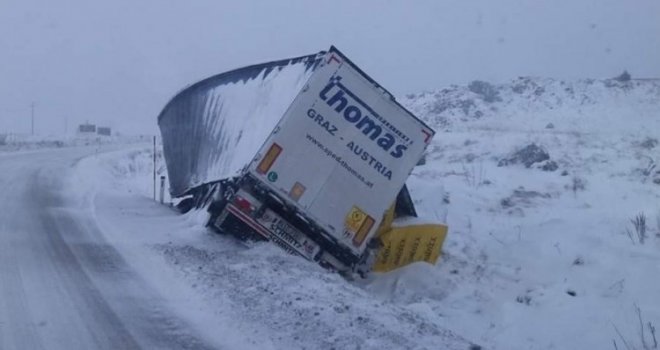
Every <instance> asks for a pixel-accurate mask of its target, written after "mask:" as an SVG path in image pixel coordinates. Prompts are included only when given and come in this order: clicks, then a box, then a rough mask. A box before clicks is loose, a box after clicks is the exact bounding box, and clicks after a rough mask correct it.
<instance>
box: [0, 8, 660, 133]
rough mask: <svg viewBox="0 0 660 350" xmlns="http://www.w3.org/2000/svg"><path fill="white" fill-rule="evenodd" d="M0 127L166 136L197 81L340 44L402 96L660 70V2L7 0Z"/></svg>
mask: <svg viewBox="0 0 660 350" xmlns="http://www.w3.org/2000/svg"><path fill="white" fill-rule="evenodd" d="M0 33H1V34H0V133H2V132H3V130H9V131H12V132H28V131H29V116H30V109H29V105H30V103H31V102H32V101H35V102H36V103H37V108H36V111H37V113H36V114H37V132H38V133H40V134H47V133H54V134H57V133H63V132H64V120H65V118H67V119H68V121H69V122H68V123H69V130H72V129H73V127H74V124H76V123H79V122H81V121H84V120H89V121H90V122H96V123H101V124H107V125H111V126H113V127H115V128H117V129H119V130H120V131H123V132H126V133H137V132H140V133H154V132H156V128H155V120H156V116H157V114H158V113H159V112H160V109H161V108H162V107H163V106H164V104H165V103H166V102H167V100H168V99H169V98H170V97H171V96H172V95H173V94H174V93H176V92H177V91H178V90H179V89H181V88H182V87H184V86H185V85H187V84H189V83H192V82H195V81H197V80H200V79H202V78H205V77H207V76H210V75H213V74H216V73H219V72H222V71H226V70H229V69H233V68H238V67H240V66H244V65H248V64H253V63H259V62H262V61H267V60H273V59H280V58H286V57H291V56H297V55H302V54H308V53H312V52H317V51H320V50H324V49H327V48H328V47H329V46H330V44H334V45H336V46H337V47H338V48H339V49H340V50H342V51H343V52H344V53H345V54H346V55H348V57H350V58H351V59H352V60H353V61H355V62H356V63H357V64H358V65H359V66H360V67H361V68H363V69H364V70H365V71H366V72H367V73H369V74H370V75H372V76H373V77H374V78H375V79H376V80H377V81H379V82H380V83H381V84H382V85H383V86H385V87H386V88H388V89H389V90H390V91H392V92H393V93H395V94H398V95H401V94H404V93H408V92H419V91H423V90H428V89H437V88H442V87H443V86H446V85H449V84H454V83H456V84H462V83H466V82H468V81H470V80H474V79H482V80H489V81H495V82H498V81H505V80H508V79H511V78H515V77H517V76H523V75H534V76H544V77H557V78H568V79H572V78H581V77H595V78H598V77H611V76H614V75H616V74H618V73H620V72H621V71H622V70H623V69H628V70H629V71H630V72H631V74H632V75H633V76H635V77H660V0H619V1H615V0H547V1H541V0H527V1H523V0H500V1H496V0H483V1H465V0H463V1H461V0H454V1H440V0H437V1H413V0H407V1H406V0H402V1H350V0H333V1H267V0H264V1H236V2H230V1H220V0H215V1H213V0H196V1H165V0H160V1H157V0H149V1H137V0H134V1H128V0H113V1H88V0H69V1H47V0H45V1H30V0H0Z"/></svg>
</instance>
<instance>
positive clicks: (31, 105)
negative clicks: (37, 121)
mask: <svg viewBox="0 0 660 350" xmlns="http://www.w3.org/2000/svg"><path fill="white" fill-rule="evenodd" d="M30 107H31V109H32V113H31V115H32V118H31V120H32V136H34V102H32V103H31V104H30Z"/></svg>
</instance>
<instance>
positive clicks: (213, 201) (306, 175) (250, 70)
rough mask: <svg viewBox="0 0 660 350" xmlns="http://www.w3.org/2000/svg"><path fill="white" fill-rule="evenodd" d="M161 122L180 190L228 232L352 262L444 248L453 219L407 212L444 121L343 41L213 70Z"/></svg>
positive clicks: (425, 254)
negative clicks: (379, 77) (347, 50)
mask: <svg viewBox="0 0 660 350" xmlns="http://www.w3.org/2000/svg"><path fill="white" fill-rule="evenodd" d="M158 125H159V127H160V130H161V134H162V139H163V150H164V155H165V161H166V164H167V171H168V174H169V182H170V192H171V195H172V196H173V197H177V198H182V199H183V200H182V201H181V203H180V207H181V208H183V210H189V209H190V208H193V207H196V208H205V209H208V212H209V214H210V215H209V221H208V225H209V226H210V227H212V228H214V229H215V230H217V231H218V232H221V233H229V234H233V235H235V236H237V237H239V238H241V239H246V240H269V241H272V242H273V243H275V244H277V245H279V246H280V247H282V248H283V249H285V250H286V251H288V252H290V253H292V254H296V255H300V256H302V257H304V258H306V259H308V260H312V261H315V262H318V263H319V264H321V265H323V266H326V267H328V268H332V269H335V270H337V271H340V272H345V273H348V272H360V273H363V272H367V271H370V270H371V269H372V268H373V267H375V268H376V270H379V271H387V270H391V269H393V268H396V267H399V266H403V265H406V264H408V263H410V262H413V261H427V262H431V263H434V262H435V261H436V259H437V257H438V255H439V253H440V248H441V245H442V242H443V240H444V237H445V235H446V232H447V231H446V229H447V228H446V227H445V226H444V225H441V224H428V223H427V224H415V223H414V221H412V222H413V223H412V224H406V225H397V224H396V221H397V220H399V219H401V218H410V217H415V216H416V213H415V208H414V206H413V202H412V200H411V198H410V195H409V193H408V191H407V188H406V186H405V181H406V179H407V178H408V176H409V175H410V173H411V171H412V170H413V168H414V167H415V165H416V164H418V163H419V162H420V161H421V160H422V158H423V154H424V152H425V149H426V147H427V145H428V144H429V142H430V141H431V139H432V137H433V135H434V131H433V130H432V129H431V128H429V127H428V126H427V125H426V124H425V123H424V122H422V121H421V120H419V119H418V118H416V117H415V116H414V115H412V114H411V113H410V112H409V111H407V110H406V109H405V108H404V107H402V106H401V105H400V104H399V103H397V101H396V100H395V99H394V97H393V96H392V95H391V94H390V93H389V92H388V91H387V90H385V89H384V88H383V87H381V86H380V85H379V84H378V83H376V82H375V81H374V80H373V79H371V78H370V77H369V76H368V75H367V74H365V73H364V72H363V71H362V70H360V69H359V68H358V67H357V66H356V65H355V64H353V63H352V62H351V61H350V60H349V59H348V58H346V56H345V55H343V54H342V53H341V52H340V51H339V50H337V49H336V48H334V47H331V48H330V49H329V50H328V51H322V52H319V53H317V54H313V55H308V56H302V57H297V58H292V59H286V60H281V61H275V62H269V63H264V64H258V65H253V66H249V67H244V68H240V69H237V70H233V71H229V72H226V73H222V74H219V75H216V76H213V77H210V78H208V79H205V80H202V81H200V82H198V83H196V84H193V85H191V86H189V87H187V88H185V89H184V90H182V91H181V92H179V93H178V94H177V95H176V96H174V97H173V98H172V99H171V100H170V101H169V103H168V104H167V105H166V106H165V108H164V109H163V111H162V112H161V113H160V115H159V116H158ZM407 220H408V221H407V222H411V220H410V219H407Z"/></svg>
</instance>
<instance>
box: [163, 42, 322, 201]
mask: <svg viewBox="0 0 660 350" xmlns="http://www.w3.org/2000/svg"><path fill="white" fill-rule="evenodd" d="M323 54H325V52H320V53H317V54H314V55H308V56H302V57H296V58H292V59H286V60H281V61H274V62H268V63H263V64H258V65H253V66H248V67H244V68H240V69H236V70H232V71H229V72H226V73H222V74H219V75H215V76H213V77H210V78H207V79H204V80H202V81H200V82H198V83H195V84H193V85H191V86H189V87H187V88H185V89H184V90H182V91H181V92H179V93H178V94H177V95H176V96H174V97H173V98H172V99H171V100H170V101H169V102H168V103H167V105H166V106H165V108H164V109H163V111H162V112H161V113H160V115H159V116H158V126H159V127H160V131H161V135H162V137H163V148H164V153H165V160H166V163H167V172H168V174H169V178H170V179H169V181H170V191H171V194H172V195H173V196H175V197H180V196H183V195H186V194H187V193H188V192H189V191H190V190H191V189H193V188H195V187H198V186H200V185H203V184H205V183H209V182H214V181H218V180H221V179H225V178H229V177H232V176H236V175H238V174H239V172H240V171H241V169H242V168H243V167H244V166H245V165H246V164H247V163H249V161H250V160H251V159H252V157H254V155H255V154H256V153H257V151H258V149H259V147H260V146H261V145H262V143H263V142H264V140H265V139H266V138H267V137H268V135H269V134H270V132H271V131H272V130H273V128H274V127H275V125H276V124H277V122H278V121H279V120H280V118H281V117H282V115H283V114H284V112H285V111H286V109H287V108H288V107H289V105H290V104H291V102H292V101H293V99H294V98H295V96H296V95H297V94H298V92H299V91H300V89H302V87H303V85H304V84H305V83H306V82H307V79H308V78H309V77H310V76H311V74H312V72H313V71H314V70H315V69H316V67H318V65H319V63H320V62H321V59H322V57H323Z"/></svg>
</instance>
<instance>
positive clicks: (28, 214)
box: [0, 148, 218, 350]
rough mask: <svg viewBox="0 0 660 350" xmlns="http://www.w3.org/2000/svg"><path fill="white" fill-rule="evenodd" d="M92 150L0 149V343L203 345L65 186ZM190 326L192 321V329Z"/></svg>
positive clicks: (51, 346) (47, 345)
mask: <svg viewBox="0 0 660 350" xmlns="http://www.w3.org/2000/svg"><path fill="white" fill-rule="evenodd" d="M95 152H96V149H94V148H74V149H66V150H45V151H37V152H30V153H14V154H0V199H1V202H0V349H6V350H9V349H26V350H27V349H139V348H148V349H192V348H194V349H207V348H218V347H217V346H211V345H209V344H208V343H207V341H206V340H204V339H202V337H201V336H200V334H198V333H197V332H196V331H195V329H194V328H195V327H190V326H189V325H188V324H187V323H186V322H185V321H183V320H182V319H181V318H179V317H178V316H177V315H176V314H174V313H173V312H172V311H171V310H170V308H169V307H168V302H167V301H165V300H164V299H163V298H162V297H161V296H160V295H159V293H158V292H156V291H155V290H154V289H153V288H151V287H150V286H149V285H148V284H147V283H145V282H144V280H143V279H142V278H141V277H140V276H139V275H138V274H137V273H136V272H135V271H134V270H133V269H132V268H131V266H129V265H128V264H127V263H126V262H125V260H124V259H123V258H122V256H121V255H120V254H119V253H118V252H117V250H116V249H115V248H113V246H111V245H109V244H108V243H107V242H106V241H105V240H104V238H103V236H102V235H101V234H100V231H99V229H98V227H97V226H96V224H95V222H94V220H93V218H91V217H90V216H89V215H86V213H88V211H86V210H85V208H84V201H80V200H77V199H76V198H73V197H72V196H70V195H69V194H68V193H67V192H65V191H63V188H64V185H63V184H64V179H65V177H66V176H67V174H68V173H69V172H70V171H71V169H72V167H73V166H74V165H75V163H76V162H77V161H78V160H79V159H81V158H82V157H84V156H88V155H90V154H92V155H93V154H94V153H95ZM191 328H193V329H191Z"/></svg>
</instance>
